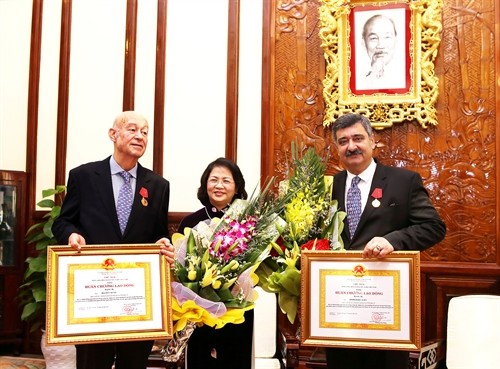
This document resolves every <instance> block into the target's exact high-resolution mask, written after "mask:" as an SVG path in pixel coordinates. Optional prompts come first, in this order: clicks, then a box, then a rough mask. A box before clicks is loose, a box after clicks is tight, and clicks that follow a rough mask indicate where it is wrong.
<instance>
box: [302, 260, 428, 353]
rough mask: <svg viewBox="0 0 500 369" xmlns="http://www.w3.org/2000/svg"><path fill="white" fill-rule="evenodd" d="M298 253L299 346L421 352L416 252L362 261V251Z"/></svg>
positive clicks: (418, 265)
mask: <svg viewBox="0 0 500 369" xmlns="http://www.w3.org/2000/svg"><path fill="white" fill-rule="evenodd" d="M301 255H302V256H301V294H300V296H301V321H300V322H301V345H303V346H326V347H349V348H373V349H390V350H404V351H410V350H419V349H420V348H421V332H422V327H421V311H420V310H421V306H420V252H419V251H396V252H393V253H391V254H390V255H388V256H387V257H385V258H383V259H365V258H363V253H362V252H361V251H317V250H303V252H302V254H301ZM380 296H384V297H383V299H384V304H383V305H382V304H380V305H379V304H378V303H377V299H378V298H379V297H380Z"/></svg>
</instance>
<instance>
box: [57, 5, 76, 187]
mask: <svg viewBox="0 0 500 369" xmlns="http://www.w3.org/2000/svg"><path fill="white" fill-rule="evenodd" d="M71 9H72V0H68V1H63V2H62V13H61V49H60V54H59V91H58V94H57V96H58V101H57V133H56V137H57V138H56V168H55V173H56V174H55V176H56V178H55V184H61V183H66V150H67V146H68V100H69V66H70V56H71V13H72V11H71Z"/></svg>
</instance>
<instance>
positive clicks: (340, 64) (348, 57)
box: [319, 0, 443, 129]
mask: <svg viewBox="0 0 500 369" xmlns="http://www.w3.org/2000/svg"><path fill="white" fill-rule="evenodd" d="M442 8H443V1H442V0H415V1H413V0H406V1H401V0H396V1H395V0H393V1H375V0H350V1H345V0H322V5H321V6H320V15H319V18H320V26H321V28H320V33H319V36H320V39H321V46H322V48H323V50H324V56H325V59H326V71H325V77H324V80H323V97H324V99H325V114H324V119H323V124H324V126H328V125H330V124H331V123H332V122H333V121H334V120H335V119H337V118H338V117H339V116H341V115H343V114H345V113H358V114H362V115H365V116H366V117H367V118H368V119H370V121H371V123H372V126H373V127H374V128H375V129H383V128H387V127H391V126H392V125H393V124H394V123H402V122H404V121H413V120H416V121H418V122H419V124H420V125H421V126H422V127H423V128H427V127H428V126H429V125H437V123H438V122H437V116H436V108H435V104H436V101H437V96H438V78H437V76H436V75H435V71H434V60H435V58H436V55H437V51H438V47H439V43H440V40H441V29H442V25H441V10H442ZM374 16H376V17H379V18H381V17H382V18H385V19H389V20H390V21H391V22H392V26H393V27H394V28H393V29H394V33H395V35H394V39H393V43H392V46H391V47H392V48H394V50H393V51H391V52H390V53H389V52H387V51H383V53H385V55H386V57H387V59H386V62H385V63H391V64H392V65H391V64H387V65H386V66H385V68H386V71H385V72H386V73H385V75H386V76H387V75H389V77H386V78H387V81H386V82H381V81H383V79H382V78H379V79H376V78H374V76H378V73H372V71H371V70H370V71H368V73H367V74H366V75H365V74H363V69H362V66H364V65H366V64H367V63H368V64H372V65H375V64H376V63H375V61H374V60H375V58H374V57H373V55H374V54H373V52H372V54H371V55H370V56H369V54H370V50H369V47H368V40H369V38H368V36H367V33H366V27H367V25H368V24H370V22H368V20H370V18H372V17H373V18H375V17H374ZM380 39H381V40H382V39H383V37H380ZM389 54H390V55H391V57H390V58H391V59H389V57H388V56H387V55H389ZM375 55H382V51H380V53H377V54H375ZM398 58H399V60H398ZM379 60H382V59H379ZM387 60H391V61H390V62H388V61H387ZM401 67H402V68H401ZM382 70H383V68H382ZM387 70H389V71H390V73H387ZM380 74H383V72H381V73H380ZM364 78H366V79H368V78H370V79H371V81H367V82H365V83H366V84H365V85H364V86H363V84H362V83H363V82H362V81H363V79H364ZM374 81H375V82H374ZM368 86H370V87H368Z"/></svg>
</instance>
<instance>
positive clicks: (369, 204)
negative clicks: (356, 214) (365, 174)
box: [356, 163, 387, 233]
mask: <svg viewBox="0 0 500 369" xmlns="http://www.w3.org/2000/svg"><path fill="white" fill-rule="evenodd" d="M386 186H387V174H386V170H385V167H384V166H383V165H381V164H380V163H377V168H376V169H375V173H374V174H373V179H372V184H371V187H370V191H369V192H368V198H367V200H366V204H365V208H364V210H363V213H362V214H361V218H360V219H359V224H358V228H357V229H358V230H360V231H361V230H362V229H363V226H364V225H365V224H367V222H369V219H370V218H371V216H372V214H373V212H374V211H375V210H376V209H377V208H376V207H374V206H373V200H374V198H373V197H372V196H371V194H372V193H373V190H375V188H381V189H382V193H383V192H384V190H385V188H386ZM356 233H358V232H356Z"/></svg>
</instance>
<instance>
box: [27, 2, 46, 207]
mask: <svg viewBox="0 0 500 369" xmlns="http://www.w3.org/2000/svg"><path fill="white" fill-rule="evenodd" d="M42 18H43V0H34V1H33V10H32V16H31V44H30V66H29V81H28V114H27V119H28V122H27V134H26V171H27V172H28V174H29V176H28V191H27V192H26V193H27V196H28V201H27V204H35V202H36V199H35V192H36V191H35V188H36V162H37V147H38V141H37V137H38V96H39V92H40V58H41V48H42ZM27 209H28V212H29V213H31V212H32V211H34V209H31V205H27Z"/></svg>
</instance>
